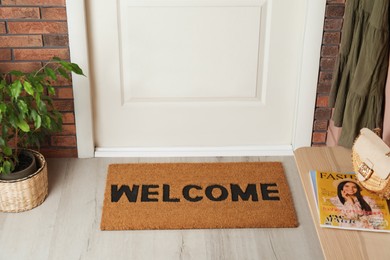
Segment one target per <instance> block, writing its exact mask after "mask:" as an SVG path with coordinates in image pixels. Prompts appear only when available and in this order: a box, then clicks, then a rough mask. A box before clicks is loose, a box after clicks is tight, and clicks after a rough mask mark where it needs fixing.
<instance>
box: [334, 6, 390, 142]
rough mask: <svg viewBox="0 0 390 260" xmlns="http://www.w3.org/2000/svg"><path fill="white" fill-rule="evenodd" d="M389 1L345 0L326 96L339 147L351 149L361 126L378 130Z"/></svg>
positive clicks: (382, 98)
mask: <svg viewBox="0 0 390 260" xmlns="http://www.w3.org/2000/svg"><path fill="white" fill-rule="evenodd" d="M389 6H390V5H389V0H347V2H346V6H345V14H344V24H343V29H342V35H341V43H340V51H339V56H338V59H337V63H336V67H335V71H334V74H333V82H332V88H331V93H330V97H329V106H330V107H334V112H333V120H334V123H335V126H338V127H342V131H341V136H340V139H339V145H342V146H345V147H351V146H352V144H353V141H354V140H355V138H356V136H357V135H358V133H359V131H360V129H361V128H363V127H367V128H371V129H373V128H377V127H380V128H381V127H382V123H383V107H384V96H385V93H384V91H385V84H386V77H387V68H388V63H389V44H390V43H389Z"/></svg>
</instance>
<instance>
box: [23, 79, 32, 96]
mask: <svg viewBox="0 0 390 260" xmlns="http://www.w3.org/2000/svg"><path fill="white" fill-rule="evenodd" d="M23 87H24V89H25V90H26V92H27V93H28V94H30V95H31V96H32V95H34V89H33V87H32V85H31V84H30V82H28V81H24V82H23Z"/></svg>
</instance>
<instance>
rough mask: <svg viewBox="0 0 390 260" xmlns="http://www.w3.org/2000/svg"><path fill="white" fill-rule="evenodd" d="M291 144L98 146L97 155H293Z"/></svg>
mask: <svg viewBox="0 0 390 260" xmlns="http://www.w3.org/2000/svg"><path fill="white" fill-rule="evenodd" d="M291 155H293V148H292V146H291V145H275V146H227V147H129V148H117V147H116V148H110V147H97V148H96V149H95V157H205V156H291Z"/></svg>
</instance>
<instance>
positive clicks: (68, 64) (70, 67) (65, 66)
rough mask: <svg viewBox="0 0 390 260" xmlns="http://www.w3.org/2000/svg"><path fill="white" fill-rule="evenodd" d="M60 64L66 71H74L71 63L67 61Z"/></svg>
mask: <svg viewBox="0 0 390 260" xmlns="http://www.w3.org/2000/svg"><path fill="white" fill-rule="evenodd" d="M59 63H60V64H61V66H62V67H64V68H65V69H66V70H69V71H72V65H71V64H70V62H66V61H63V60H61V61H59Z"/></svg>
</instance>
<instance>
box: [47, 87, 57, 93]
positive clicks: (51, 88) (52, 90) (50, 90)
mask: <svg viewBox="0 0 390 260" xmlns="http://www.w3.org/2000/svg"><path fill="white" fill-rule="evenodd" d="M47 90H48V92H49V94H50V95H55V94H56V91H55V89H54V87H52V86H47Z"/></svg>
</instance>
